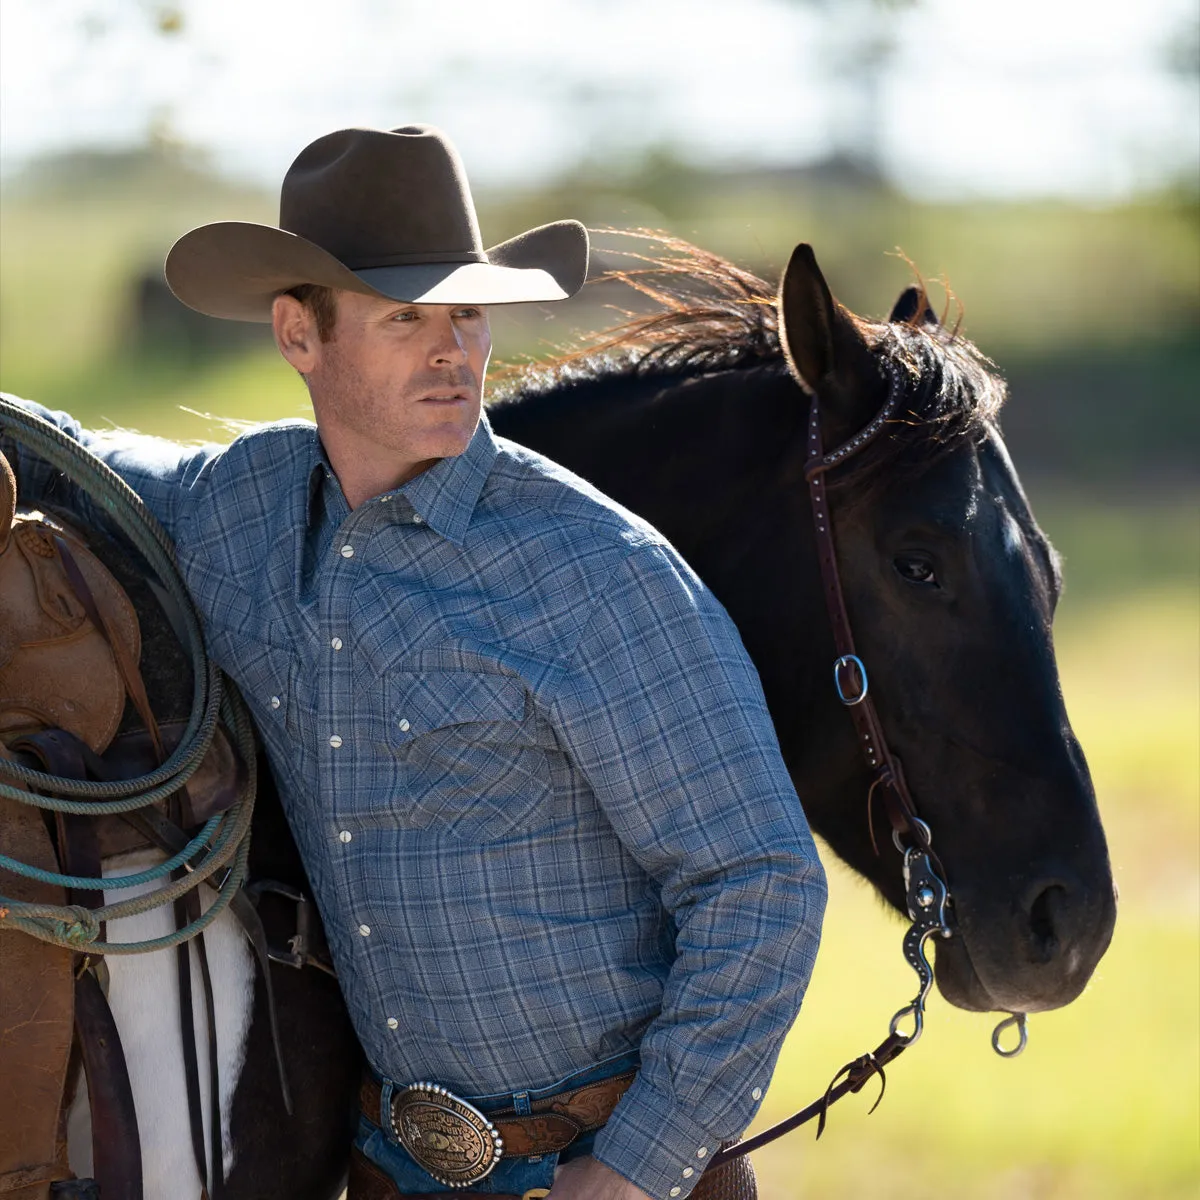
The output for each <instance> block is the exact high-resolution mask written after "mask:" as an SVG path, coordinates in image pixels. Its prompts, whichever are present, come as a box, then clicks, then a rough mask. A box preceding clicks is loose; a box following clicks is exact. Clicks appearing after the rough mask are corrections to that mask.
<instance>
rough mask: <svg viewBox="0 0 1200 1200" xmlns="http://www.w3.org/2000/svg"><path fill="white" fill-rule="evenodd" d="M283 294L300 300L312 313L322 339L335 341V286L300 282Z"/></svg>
mask: <svg viewBox="0 0 1200 1200" xmlns="http://www.w3.org/2000/svg"><path fill="white" fill-rule="evenodd" d="M283 294H284V295H285V296H291V297H293V298H294V299H296V300H299V301H300V303H301V304H303V305H304V307H305V308H307V309H308V311H309V312H310V313H312V315H313V317H314V319H315V320H316V322H317V336H318V337H319V338H320V339H321V341H323V342H332V341H333V339H334V337H335V336H336V334H335V329H334V327H335V326H336V325H337V293H336V292H335V291H334V290H333V288H331V287H327V286H326V285H325V284H323V283H298V284H297V285H296V286H295V287H294V288H288V289H287V291H286V292H284V293H283Z"/></svg>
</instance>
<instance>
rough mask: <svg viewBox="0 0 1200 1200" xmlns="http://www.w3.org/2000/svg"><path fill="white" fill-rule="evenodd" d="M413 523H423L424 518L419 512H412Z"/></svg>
mask: <svg viewBox="0 0 1200 1200" xmlns="http://www.w3.org/2000/svg"><path fill="white" fill-rule="evenodd" d="M413 524H414V525H424V524H425V518H424V517H423V516H421V514H420V513H414V514H413Z"/></svg>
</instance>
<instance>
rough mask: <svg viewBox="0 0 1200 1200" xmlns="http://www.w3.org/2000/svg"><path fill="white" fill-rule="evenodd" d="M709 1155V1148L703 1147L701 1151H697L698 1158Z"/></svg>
mask: <svg viewBox="0 0 1200 1200" xmlns="http://www.w3.org/2000/svg"><path fill="white" fill-rule="evenodd" d="M707 1153H708V1147H707V1146H701V1147H700V1149H699V1150H697V1151H696V1157H697V1158H703V1157H704V1156H705V1155H706V1154H707Z"/></svg>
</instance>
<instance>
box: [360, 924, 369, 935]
mask: <svg viewBox="0 0 1200 1200" xmlns="http://www.w3.org/2000/svg"><path fill="white" fill-rule="evenodd" d="M358 932H359V933H361V934H362V935H363V937H370V936H371V927H370V925H360V926H359V927H358Z"/></svg>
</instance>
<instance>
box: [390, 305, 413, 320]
mask: <svg viewBox="0 0 1200 1200" xmlns="http://www.w3.org/2000/svg"><path fill="white" fill-rule="evenodd" d="M416 319H417V314H416V313H415V312H414V311H413V310H412V309H411V308H410V309H407V310H405V311H404V312H398V313H396V314H395V315H394V316H393V317H392V320H393V321H415V320H416Z"/></svg>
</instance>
